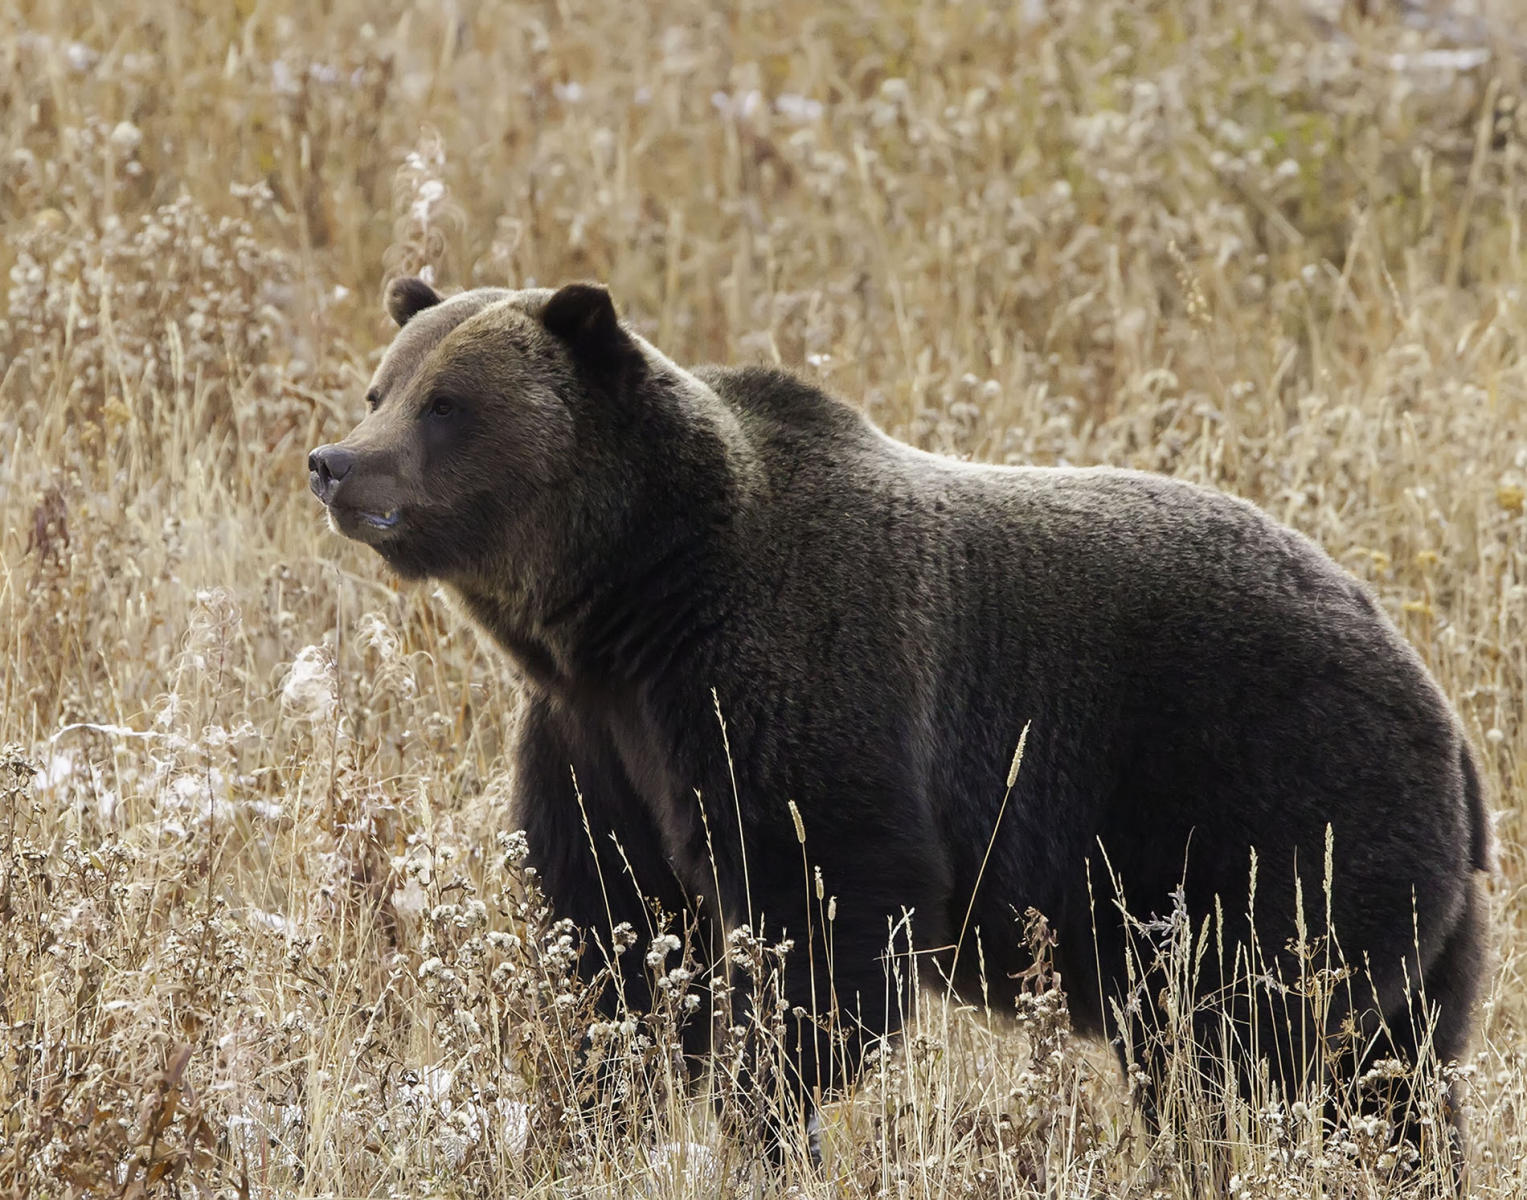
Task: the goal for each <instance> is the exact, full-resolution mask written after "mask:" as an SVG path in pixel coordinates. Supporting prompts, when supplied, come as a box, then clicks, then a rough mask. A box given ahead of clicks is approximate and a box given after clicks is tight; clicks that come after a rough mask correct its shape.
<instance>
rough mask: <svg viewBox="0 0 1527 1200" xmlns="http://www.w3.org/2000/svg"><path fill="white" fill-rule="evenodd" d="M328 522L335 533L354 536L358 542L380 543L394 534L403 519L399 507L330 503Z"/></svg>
mask: <svg viewBox="0 0 1527 1200" xmlns="http://www.w3.org/2000/svg"><path fill="white" fill-rule="evenodd" d="M328 507H329V524H330V525H332V526H333V528H334V531H335V532H336V533H341V534H343V535H344V536H345V537H348V538H354V539H355V540H356V541H358V542H367V543H369V544H372V545H380V544H381V543H382V542H384V541H387V540H389V539H390V538H392V537H395V536H396V533H397V529H398V526H399V525H400V524H401V523H402V520H403V511H402V509H401V508H398V507H396V506H395V507H393V508H386V509H374V508H356V507H354V506H352V505H348V504H331V505H329V506H328Z"/></svg>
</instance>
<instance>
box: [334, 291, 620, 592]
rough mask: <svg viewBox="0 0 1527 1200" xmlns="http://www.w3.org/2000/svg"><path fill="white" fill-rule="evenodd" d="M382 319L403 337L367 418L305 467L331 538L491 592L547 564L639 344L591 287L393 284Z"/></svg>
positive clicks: (379, 374) (381, 375) (380, 373)
mask: <svg viewBox="0 0 1527 1200" xmlns="http://www.w3.org/2000/svg"><path fill="white" fill-rule="evenodd" d="M387 311H388V313H389V314H390V315H391V316H392V318H393V320H394V321H396V322H397V324H398V327H399V329H398V333H397V336H396V337H395V338H394V340H393V342H392V345H391V346H390V347H389V348H388V350H387V352H386V354H385V355H384V356H383V358H382V362H381V365H380V366H378V368H377V370H376V374H375V376H373V378H372V380H371V385H370V387H369V388H368V389H367V392H366V403H367V406H368V408H369V412H368V413H367V414H366V416H365V418H364V419H363V420H362V421H361V423H360V424H359V425H358V426H356V428H355V429H354V430H352V431H351V433H350V434H349V435H348V436H347V437H345V438H344V440H343V441H340V442H336V443H334V444H332V445H326V446H319V447H318V448H317V449H316V450H314V451H313V452H312V453H311V454H309V455H308V479H309V483H310V485H311V487H312V489H313V492H314V494H315V495H317V497H318V498H319V499H320V500H321V501H323V503H324V506H325V507H326V508H327V510H328V516H329V521H330V523H331V524H332V525H333V527H334V528H335V529H336V530H337V531H338V532H340V533H342V534H344V535H345V536H347V537H351V538H354V539H356V540H357V541H362V542H365V543H366V544H367V545H369V546H371V547H373V548H374V549H375V550H376V551H377V552H378V553H379V554H380V555H381V556H382V558H383V559H385V560H386V561H387V563H388V564H389V565H390V566H391V567H392V568H393V569H394V570H395V571H397V572H398V573H399V574H400V575H403V576H405V577H411V578H422V577H432V578H438V579H444V580H446V581H449V582H458V581H461V580H465V579H470V578H473V577H484V576H494V577H501V576H502V574H503V571H504V569H505V564H506V563H521V564H527V565H528V564H533V563H535V562H537V561H540V560H544V558H545V557H546V554H545V551H546V548H547V545H548V543H549V542H552V541H555V540H556V539H558V538H560V537H562V536H565V532H566V529H567V527H568V525H569V523H570V522H573V523H576V522H579V514H578V511H577V510H578V507H579V504H580V497H581V496H582V494H583V493H584V491H585V490H586V489H584V488H583V487H581V486H580V481H581V480H582V479H583V478H584V477H586V476H587V475H589V474H590V473H593V472H597V471H599V470H601V468H602V466H604V465H607V464H602V463H601V461H600V457H601V454H602V450H601V448H602V447H608V446H609V445H610V444H611V437H610V433H611V429H610V424H611V421H612V420H614V421H616V423H617V424H618V423H619V420H620V415H619V414H620V413H621V411H622V410H623V409H624V408H625V405H623V404H622V403H621V400H622V397H624V396H626V395H628V394H629V393H630V392H631V391H632V389H634V388H636V387H638V386H640V381H641V379H642V378H644V377H645V376H646V374H647V373H648V366H649V364H648V359H647V356H646V353H645V351H644V349H643V345H642V344H639V340H638V339H636V338H634V337H633V336H632V335H630V334H628V333H627V332H626V331H625V330H624V329H623V328H622V327H621V325H620V322H619V321H618V320H617V318H616V315H615V309H614V306H613V305H612V304H611V302H610V297H609V293H608V292H606V291H605V290H604V289H603V288H600V287H594V286H591V285H586V284H573V285H570V286H568V287H564V288H562V289H561V290H559V291H555V292H554V291H551V290H549V289H528V290H524V291H511V290H508V289H503V288H479V289H476V290H473V291H469V292H463V293H461V294H459V295H456V296H452V297H450V298H449V299H445V298H443V297H441V296H440V295H439V294H437V293H436V292H435V290H434V289H433V288H432V287H430V285H429V284H428V283H426V282H424V281H423V280H421V279H399V280H394V281H393V283H392V284H391V285H390V286H389V288H388V290H387ZM593 428H597V430H598V437H597V438H591V437H589V436H588V431H589V430H590V429H593ZM617 435H618V431H617ZM601 490H602V491H603V493H604V494H606V495H608V494H609V489H608V488H603V489H601Z"/></svg>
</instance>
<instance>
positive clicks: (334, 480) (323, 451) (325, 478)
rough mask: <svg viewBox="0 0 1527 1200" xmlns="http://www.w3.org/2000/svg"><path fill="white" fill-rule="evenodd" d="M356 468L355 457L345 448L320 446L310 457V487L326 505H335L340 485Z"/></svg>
mask: <svg viewBox="0 0 1527 1200" xmlns="http://www.w3.org/2000/svg"><path fill="white" fill-rule="evenodd" d="M354 466H355V455H354V454H353V453H352V452H351V451H349V450H346V449H345V448H344V447H343V446H334V445H330V446H319V447H318V449H316V450H314V451H313V452H312V453H311V454H309V455H308V486H309V487H310V488H312V489H313V495H315V496H317V497H318V498H319V499H320V500H322V501H323V502H324V503H325V504H333V503H334V499H335V496H336V495H337V494H338V492H339V485H340V484H341V483H343V482H344V480H345V477H346V476H347V475H349V474H350V469H351V468H352V467H354Z"/></svg>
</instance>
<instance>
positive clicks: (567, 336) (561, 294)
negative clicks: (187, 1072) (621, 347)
mask: <svg viewBox="0 0 1527 1200" xmlns="http://www.w3.org/2000/svg"><path fill="white" fill-rule="evenodd" d="M541 323H542V324H544V325H545V326H546V328H547V329H548V330H550V331H551V332H552V333H554V334H556V336H557V337H559V338H561V339H562V340H563V341H564V342H566V343H567V344H568V345H569V346H571V347H572V348H573V349H574V350H577V351H580V352H588V351H598V350H601V349H607V348H609V347H610V346H612V345H614V344H615V343H617V342H620V341H623V340H624V339H625V334H624V333H623V332H621V328H620V321H619V319H618V318H617V317H616V316H615V305H614V303H613V302H612V301H611V300H610V293H609V292H607V291H605V289H604V288H602V287H598V286H597V285H595V284H592V283H570V284H568V285H567V286H566V287H564V288H561V289H559V290H558V291H557V293H556V295H554V296H553V297H552V298H551V299H550V300H548V301H547V302H546V307H545V308H544V309H542V310H541Z"/></svg>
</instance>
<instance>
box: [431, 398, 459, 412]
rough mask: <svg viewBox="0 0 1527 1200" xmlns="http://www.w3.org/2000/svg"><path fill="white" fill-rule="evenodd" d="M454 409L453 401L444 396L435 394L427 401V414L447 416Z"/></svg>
mask: <svg viewBox="0 0 1527 1200" xmlns="http://www.w3.org/2000/svg"><path fill="white" fill-rule="evenodd" d="M455 411H456V405H455V403H454V402H452V401H450V400H447V399H446V398H445V397H444V396H436V397H435V399H433V400H431V401H430V402H429V415H430V416H432V417H448V416H450V415H451V414H452V413H454V412H455Z"/></svg>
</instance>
